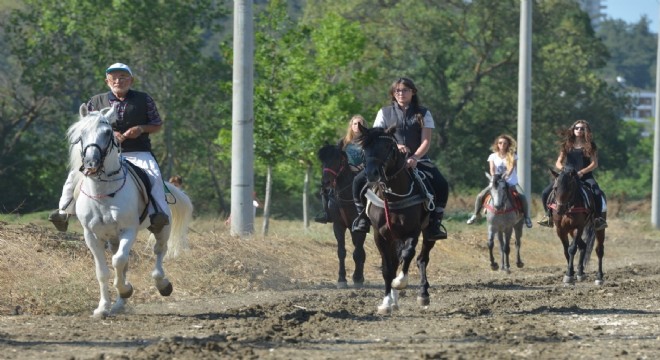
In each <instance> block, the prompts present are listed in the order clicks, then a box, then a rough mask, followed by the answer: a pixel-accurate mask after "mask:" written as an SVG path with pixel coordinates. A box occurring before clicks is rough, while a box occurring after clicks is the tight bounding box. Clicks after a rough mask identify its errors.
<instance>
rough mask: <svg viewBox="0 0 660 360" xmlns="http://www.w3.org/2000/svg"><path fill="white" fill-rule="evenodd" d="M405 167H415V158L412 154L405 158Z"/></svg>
mask: <svg viewBox="0 0 660 360" xmlns="http://www.w3.org/2000/svg"><path fill="white" fill-rule="evenodd" d="M406 167H407V168H411V169H414V168H415V167H417V158H416V157H414V156H411V157H409V158H407V159H406Z"/></svg>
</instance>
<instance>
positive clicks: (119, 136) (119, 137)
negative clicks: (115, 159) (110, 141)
mask: <svg viewBox="0 0 660 360" xmlns="http://www.w3.org/2000/svg"><path fill="white" fill-rule="evenodd" d="M115 139H117V142H118V143H120V144H121V143H122V142H124V140H126V137H125V136H124V134H122V133H120V132H119V131H115Z"/></svg>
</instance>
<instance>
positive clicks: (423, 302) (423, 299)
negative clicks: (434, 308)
mask: <svg viewBox="0 0 660 360" xmlns="http://www.w3.org/2000/svg"><path fill="white" fill-rule="evenodd" d="M430 303H431V299H430V298H429V297H428V296H418V297H417V305H419V306H429V304H430Z"/></svg>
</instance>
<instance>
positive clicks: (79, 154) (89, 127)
mask: <svg viewBox="0 0 660 360" xmlns="http://www.w3.org/2000/svg"><path fill="white" fill-rule="evenodd" d="M115 120H116V113H115V110H114V108H106V109H103V110H101V111H88V110H87V106H86V105H85V104H83V105H81V106H80V120H78V122H76V123H75V124H73V125H72V126H71V127H70V128H69V130H68V132H67V135H68V138H69V142H70V143H71V164H72V165H74V164H76V165H77V166H79V169H80V171H82V173H83V174H84V175H85V176H91V175H95V174H100V173H104V172H106V169H105V166H104V165H105V161H106V159H113V161H117V162H118V161H119V160H118V156H117V157H116V160H114V158H115V157H108V154H110V153H112V152H117V149H118V148H119V144H117V141H116V140H115V136H114V132H113V131H112V125H111V121H115ZM115 167H116V168H117V169H113V171H114V170H118V169H119V167H118V166H115Z"/></svg>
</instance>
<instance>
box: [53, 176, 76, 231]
mask: <svg viewBox="0 0 660 360" xmlns="http://www.w3.org/2000/svg"><path fill="white" fill-rule="evenodd" d="M77 179H78V177H77V176H76V172H75V171H70V172H69V175H68V176H67V178H66V181H65V182H64V186H63V187H62V196H61V197H60V204H59V208H58V209H57V210H54V211H53V212H51V213H50V214H49V215H48V220H49V221H50V222H52V223H53V225H55V228H56V229H57V230H59V231H66V230H67V228H68V227H69V218H70V217H71V215H73V214H75V203H74V201H73V190H74V189H75V187H76V182H77V181H76V180H77Z"/></svg>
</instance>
